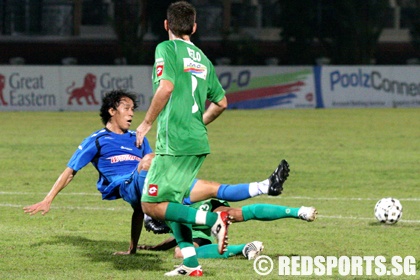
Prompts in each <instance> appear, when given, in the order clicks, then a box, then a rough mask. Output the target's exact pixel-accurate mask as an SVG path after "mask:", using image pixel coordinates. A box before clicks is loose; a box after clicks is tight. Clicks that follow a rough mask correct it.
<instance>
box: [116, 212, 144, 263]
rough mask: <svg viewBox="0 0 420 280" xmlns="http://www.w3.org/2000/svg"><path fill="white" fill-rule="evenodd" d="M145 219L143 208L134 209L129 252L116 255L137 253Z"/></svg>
mask: <svg viewBox="0 0 420 280" xmlns="http://www.w3.org/2000/svg"><path fill="white" fill-rule="evenodd" d="M143 219H144V213H143V211H142V209H141V206H139V207H137V208H136V209H134V212H133V215H132V216H131V240H130V247H129V248H128V251H123V252H115V253H114V255H133V254H135V253H136V251H137V245H138V243H139V239H140V235H141V231H142V229H143Z"/></svg>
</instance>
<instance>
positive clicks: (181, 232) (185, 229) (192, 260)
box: [170, 222, 198, 267]
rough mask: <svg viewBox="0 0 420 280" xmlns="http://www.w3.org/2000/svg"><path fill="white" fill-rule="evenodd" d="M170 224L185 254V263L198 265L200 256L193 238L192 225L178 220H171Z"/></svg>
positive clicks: (193, 265) (186, 264) (189, 265)
mask: <svg viewBox="0 0 420 280" xmlns="http://www.w3.org/2000/svg"><path fill="white" fill-rule="evenodd" d="M170 226H171V229H172V232H173V235H174V237H175V240H176V242H177V243H178V246H179V248H180V249H181V252H182V255H183V259H184V260H183V264H184V265H185V266H187V267H197V266H198V258H197V255H196V251H195V248H194V244H193V239H192V226H191V225H189V224H180V223H177V222H170Z"/></svg>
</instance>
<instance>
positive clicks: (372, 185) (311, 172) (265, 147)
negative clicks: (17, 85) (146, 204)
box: [0, 109, 420, 280]
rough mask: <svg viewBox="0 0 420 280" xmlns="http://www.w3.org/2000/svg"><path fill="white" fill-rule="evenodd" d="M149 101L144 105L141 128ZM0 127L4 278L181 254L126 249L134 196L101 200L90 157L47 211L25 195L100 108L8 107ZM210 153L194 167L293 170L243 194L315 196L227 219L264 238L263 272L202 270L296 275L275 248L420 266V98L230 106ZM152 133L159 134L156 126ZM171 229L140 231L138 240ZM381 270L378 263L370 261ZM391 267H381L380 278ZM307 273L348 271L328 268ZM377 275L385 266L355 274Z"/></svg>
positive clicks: (154, 275) (82, 273) (134, 268)
mask: <svg viewBox="0 0 420 280" xmlns="http://www.w3.org/2000/svg"><path fill="white" fill-rule="evenodd" d="M143 116H144V112H138V113H136V116H135V121H134V124H133V127H132V129H135V128H136V127H137V125H138V124H139V122H140V120H141V119H142V117H143ZM0 117H1V119H2V124H1V133H0V170H1V171H0V174H1V175H0V211H1V215H0V279H60V280H61V279H160V278H162V277H163V274H164V273H165V272H167V271H169V270H171V269H172V267H173V265H176V264H179V263H180V261H179V260H176V259H173V257H172V253H173V251H168V252H147V251H139V252H138V253H137V254H136V255H135V256H113V255H112V253H113V252H115V251H122V250H126V249H127V248H128V245H129V238H130V219H131V209H130V206H129V205H128V204H127V203H125V202H124V201H122V200H117V201H101V197H100V195H99V193H98V192H97V191H96V187H95V183H96V180H97V175H96V172H95V170H94V169H93V167H92V166H90V165H89V166H87V167H86V168H84V169H83V170H82V171H80V172H79V173H78V174H77V176H76V178H75V179H74V180H73V182H72V183H71V184H70V185H69V186H68V187H67V188H66V189H64V190H63V191H62V193H61V194H59V195H58V197H57V198H56V199H55V201H54V203H53V204H52V209H51V211H50V212H49V213H48V214H46V215H45V216H41V215H40V214H39V213H38V214H37V215H35V216H32V217H30V216H28V215H26V214H24V213H23V210H22V207H23V206H26V205H30V204H33V203H36V202H38V201H40V200H42V199H43V198H44V196H45V195H46V194H47V193H48V191H49V190H50V188H51V186H52V185H53V183H54V182H55V180H56V178H57V176H58V175H59V174H60V173H61V172H62V170H63V169H64V168H65V166H66V164H67V161H68V160H69V158H70V156H71V155H72V153H73V152H74V150H75V149H76V148H77V146H78V145H79V143H80V142H81V141H82V139H83V138H85V137H87V136H88V135H89V134H90V133H91V132H93V131H94V130H96V129H99V128H101V127H102V125H101V123H100V119H99V116H98V113H97V112H83V113H80V112H77V113H76V112H64V113H63V112H3V113H0ZM209 136H210V143H211V148H212V154H211V155H209V156H208V158H207V159H206V161H205V163H204V165H203V167H202V169H201V171H200V174H199V177H200V178H203V179H209V180H215V181H219V182H222V183H240V182H251V181H259V180H262V179H264V178H266V177H267V176H268V175H269V174H271V172H272V171H273V170H274V168H275V167H276V166H277V164H278V163H279V162H280V160H281V159H282V158H285V159H287V160H288V162H289V164H290V168H291V174H290V177H289V179H288V181H287V182H286V184H285V190H284V193H283V194H282V195H281V196H279V197H267V196H260V197H256V198H253V199H250V200H247V201H244V202H238V203H231V205H232V206H238V207H239V206H241V205H245V204H250V203H271V204H278V205H288V206H296V207H299V206H301V205H305V206H315V207H316V208H317V209H318V211H319V218H318V219H317V220H316V221H315V222H313V223H307V222H304V221H300V220H294V219H283V220H279V221H272V222H260V221H250V222H246V223H238V224H234V225H232V226H231V228H230V233H229V237H230V243H231V244H240V243H247V242H250V241H253V240H260V241H263V242H264V244H265V250H264V252H263V254H264V255H267V256H269V257H271V258H272V259H273V260H274V269H273V271H272V272H271V273H270V274H269V275H268V276H265V277H263V276H259V275H258V274H257V273H256V272H255V271H254V268H253V262H252V261H247V260H245V259H244V258H243V257H241V256H237V257H232V258H229V259H215V260H208V259H206V260H201V261H200V263H201V265H202V266H203V268H204V275H205V276H204V278H212V279H257V278H261V279H279V278H280V277H281V279H289V278H290V279H296V277H285V276H279V275H278V262H277V258H278V256H312V257H315V256H337V257H339V256H348V257H351V256H384V257H385V258H386V259H387V263H386V265H387V267H389V268H391V264H390V259H391V258H392V257H393V256H402V257H405V256H413V257H414V258H415V259H416V261H417V263H416V269H417V271H416V274H417V275H416V276H405V275H404V274H403V275H401V276H399V277H398V279H416V278H418V277H419V275H420V249H419V248H420V239H419V236H420V203H419V202H420V165H419V163H420V145H419V144H420V142H419V139H420V110H419V109H342V110H333V109H328V110H255V111H254V110H251V111H227V112H225V113H224V114H223V115H222V116H221V117H220V119H218V120H217V121H216V122H214V123H212V124H210V125H209ZM148 138H149V139H150V140H151V142H152V145H153V146H154V144H153V143H154V139H155V132H154V131H152V132H151V133H150V134H149V135H148ZM388 196H392V197H396V198H398V199H400V200H401V203H402V205H403V207H404V213H403V217H402V220H401V221H400V222H398V223H397V224H395V225H392V226H386V225H382V224H379V223H378V222H376V220H375V218H374V216H373V208H374V206H375V203H376V202H377V201H378V200H379V199H380V198H382V197H388ZM164 238H165V236H159V235H154V234H152V233H148V232H143V235H142V237H141V240H140V243H141V244H154V243H158V242H160V241H161V240H163V239H164ZM373 273H374V271H373ZM388 277H389V278H392V279H394V277H391V276H384V277H381V279H387V278H388ZM305 278H306V279H325V278H331V279H337V278H341V276H340V275H339V274H338V272H337V270H334V271H333V275H332V276H330V277H326V276H316V275H312V276H305ZM347 278H349V279H365V278H366V279H367V278H372V279H376V278H378V276H375V274H373V275H372V276H367V275H365V273H364V275H363V276H351V275H350V276H348V277H347Z"/></svg>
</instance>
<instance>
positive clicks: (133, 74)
mask: <svg viewBox="0 0 420 280" xmlns="http://www.w3.org/2000/svg"><path fill="white" fill-rule="evenodd" d="M61 71H62V75H61V83H62V87H61V92H60V95H61V96H63V100H64V103H63V109H64V110H66V111H91V110H99V107H100V104H101V100H102V97H103V96H104V95H105V93H106V92H109V91H111V90H113V89H124V90H126V91H128V92H133V93H136V94H137V104H138V106H139V110H147V108H148V107H149V104H150V100H151V97H152V81H151V75H152V74H151V73H152V69H151V67H134V66H132V67H130V66H124V67H121V66H107V67H66V68H62V70H61Z"/></svg>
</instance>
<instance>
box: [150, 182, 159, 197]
mask: <svg viewBox="0 0 420 280" xmlns="http://www.w3.org/2000/svg"><path fill="white" fill-rule="evenodd" d="M157 194H158V185H154V184H150V185H149V195H150V196H157Z"/></svg>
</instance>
